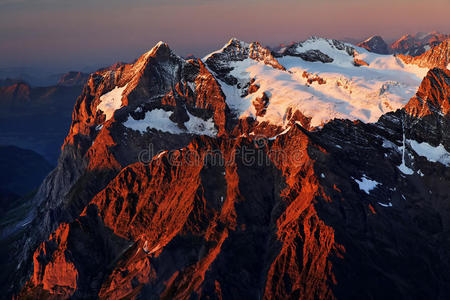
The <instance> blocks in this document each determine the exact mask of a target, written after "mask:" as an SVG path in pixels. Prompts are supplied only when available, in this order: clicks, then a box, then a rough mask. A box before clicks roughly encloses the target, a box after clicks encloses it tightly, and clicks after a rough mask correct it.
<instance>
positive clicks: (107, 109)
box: [97, 84, 127, 121]
mask: <svg viewBox="0 0 450 300" xmlns="http://www.w3.org/2000/svg"><path fill="white" fill-rule="evenodd" d="M126 88H127V84H126V85H124V86H123V87H118V86H116V87H115V88H114V89H113V90H112V91H110V92H108V93H106V94H104V95H102V96H101V97H100V104H99V105H98V106H97V111H98V110H101V111H102V112H103V113H104V114H105V115H106V120H105V121H107V120H109V119H111V117H112V116H113V114H114V112H115V111H116V110H118V109H119V108H121V107H122V93H123V91H125V89H126Z"/></svg>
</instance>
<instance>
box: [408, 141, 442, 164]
mask: <svg viewBox="0 0 450 300" xmlns="http://www.w3.org/2000/svg"><path fill="white" fill-rule="evenodd" d="M410 145H411V148H413V150H414V151H415V152H416V153H417V154H418V155H420V156H423V157H425V158H426V159H427V160H428V161H431V162H439V163H441V164H443V165H445V166H450V153H448V151H447V150H446V149H445V148H444V146H443V145H442V144H439V146H437V147H433V146H431V145H430V144H428V143H426V142H423V143H419V142H417V141H415V140H410Z"/></svg>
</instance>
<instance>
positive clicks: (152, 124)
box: [123, 109, 217, 137]
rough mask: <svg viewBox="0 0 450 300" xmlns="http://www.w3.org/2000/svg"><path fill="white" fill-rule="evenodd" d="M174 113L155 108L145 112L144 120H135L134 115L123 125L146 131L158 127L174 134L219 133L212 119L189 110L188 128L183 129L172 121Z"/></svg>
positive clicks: (212, 134)
mask: <svg viewBox="0 0 450 300" xmlns="http://www.w3.org/2000/svg"><path fill="white" fill-rule="evenodd" d="M171 114H172V112H171V111H165V110H163V109H154V110H151V111H148V112H146V113H145V117H144V119H142V120H135V119H133V117H132V116H129V117H128V119H127V120H126V121H125V122H124V123H123V125H124V126H125V127H127V128H130V129H132V130H136V131H139V132H141V133H144V132H146V131H147V128H151V129H156V130H159V131H162V132H168V133H172V134H182V133H187V134H197V135H208V136H211V137H214V136H216V135H217V130H216V129H215V127H214V122H213V120H212V119H208V120H206V121H205V120H203V119H201V118H197V117H195V116H193V115H191V114H190V113H189V112H187V114H188V116H189V121H187V122H185V123H184V126H185V127H186V129H181V128H180V127H178V125H177V124H176V123H174V122H172V121H171V120H170V119H169V117H170V115H171Z"/></svg>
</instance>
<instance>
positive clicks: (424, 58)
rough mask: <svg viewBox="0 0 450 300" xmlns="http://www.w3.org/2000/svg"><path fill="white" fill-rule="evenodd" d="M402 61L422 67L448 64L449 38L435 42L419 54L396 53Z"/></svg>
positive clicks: (446, 65) (439, 66) (449, 60)
mask: <svg viewBox="0 0 450 300" xmlns="http://www.w3.org/2000/svg"><path fill="white" fill-rule="evenodd" d="M398 57H399V58H401V59H402V60H403V61H404V62H406V63H409V64H415V65H417V66H419V67H424V68H430V69H431V68H436V67H437V68H442V69H446V68H448V67H449V66H450V40H445V41H443V42H442V43H439V44H437V45H436V46H434V47H432V48H431V49H430V50H428V51H426V52H425V53H423V54H421V55H419V56H411V55H402V54H399V55H398Z"/></svg>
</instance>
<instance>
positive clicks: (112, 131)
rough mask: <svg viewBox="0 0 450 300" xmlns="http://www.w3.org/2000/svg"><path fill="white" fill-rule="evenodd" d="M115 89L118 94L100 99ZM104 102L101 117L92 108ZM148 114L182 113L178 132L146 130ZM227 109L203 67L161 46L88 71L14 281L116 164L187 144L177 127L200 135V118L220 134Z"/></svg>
mask: <svg viewBox="0 0 450 300" xmlns="http://www.w3.org/2000/svg"><path fill="white" fill-rule="evenodd" d="M194 86H195V88H194ZM120 88H121V89H122V92H121V93H120V94H119V95H116V96H112V97H108V96H105V95H111V94H109V93H111V92H115V91H117V90H118V89H120ZM103 101H106V104H105V105H104V106H103V107H104V109H106V110H107V112H106V114H107V115H106V114H105V112H104V111H103V110H102V109H99V106H100V107H102V106H101V104H102V103H103ZM108 101H109V102H108ZM111 107H113V109H112V110H110V108H111ZM152 111H157V112H161V111H164V112H165V111H167V112H168V113H169V114H172V115H174V116H175V115H177V113H179V112H180V111H181V114H183V113H184V114H185V115H186V114H189V115H188V116H187V120H186V119H185V120H184V121H183V122H181V124H178V125H177V124H176V123H179V120H177V117H174V122H173V121H171V120H170V121H169V122H171V124H174V126H175V127H176V128H175V129H176V130H177V131H176V132H177V133H180V134H177V135H176V138H173V132H171V131H165V128H166V127H164V126H163V127H157V128H156V129H151V128H152V124H151V123H150V124H148V126H147V123H145V122H147V121H146V119H145V118H144V117H145V116H146V114H147V113H149V112H150V113H151V112H152ZM227 111H228V108H227V106H226V104H225V100H224V96H223V93H222V92H221V91H220V88H219V86H218V84H217V82H216V81H215V78H214V77H212V76H211V74H210V73H209V72H208V70H207V69H206V68H205V67H204V65H203V64H202V63H201V62H196V61H189V62H186V61H184V60H183V59H181V58H180V57H178V56H176V55H175V54H173V53H172V51H171V50H170V49H169V48H168V46H167V45H166V44H164V43H159V44H158V45H156V46H155V47H154V48H153V49H152V50H150V51H149V52H147V53H146V54H144V55H143V56H142V57H140V58H139V59H138V60H137V61H136V62H135V63H134V64H131V65H121V66H119V68H118V69H116V70H105V71H99V72H97V73H94V74H92V75H91V76H90V78H89V80H88V82H87V84H86V86H85V87H84V89H83V93H82V95H81V96H80V97H79V98H78V99H77V102H76V104H75V107H74V113H73V121H72V126H71V128H70V131H69V134H68V136H67V138H66V140H65V143H64V145H63V147H62V154H61V156H60V159H59V163H58V166H57V168H56V169H55V170H54V171H53V172H52V173H51V174H50V175H49V176H48V177H47V179H46V180H45V181H44V183H43V184H42V185H41V187H40V189H39V191H38V193H37V195H36V197H35V203H36V206H37V207H38V208H37V209H36V210H35V211H33V212H32V215H33V216H34V218H33V219H34V221H33V222H32V223H31V225H30V226H31V228H34V229H33V230H32V232H30V233H29V235H28V236H27V237H25V238H24V239H25V240H26V247H24V248H23V254H22V255H21V256H20V257H21V258H20V259H21V260H23V262H22V264H21V265H22V266H23V270H22V269H20V270H19V275H18V276H22V275H20V272H22V271H26V268H27V263H30V261H29V259H28V257H29V256H30V253H29V251H31V250H32V249H33V248H34V247H35V243H36V241H39V240H43V239H45V238H46V236H48V235H49V234H50V233H51V232H52V231H53V230H54V229H55V228H56V227H55V226H57V225H58V224H59V223H60V222H63V221H66V222H69V221H71V220H73V218H74V217H76V216H78V214H79V213H80V212H81V210H82V209H83V208H84V207H85V205H86V204H87V203H88V202H89V199H90V198H92V196H94V195H95V194H96V193H98V192H99V191H100V190H101V189H103V188H104V187H105V186H106V184H107V183H108V182H109V181H110V180H111V179H112V178H113V177H114V176H115V175H116V174H117V173H118V172H119V171H120V170H121V169H122V168H123V167H125V166H126V165H128V164H131V163H134V162H137V161H140V160H141V161H142V160H144V161H148V160H149V159H151V158H152V157H153V156H154V155H156V154H157V153H158V152H159V151H160V150H166V149H169V150H170V149H176V148H180V147H182V146H184V145H186V144H188V143H189V141H190V139H191V138H192V133H191V132H190V131H189V130H187V129H186V128H185V127H184V122H186V121H189V120H191V119H195V120H196V122H197V123H198V122H200V124H199V125H197V123H195V122H194V124H193V128H194V129H196V130H197V131H202V130H204V127H202V126H203V124H202V123H201V122H202V120H203V119H202V118H212V120H216V122H217V123H216V124H214V123H213V126H216V127H217V128H218V131H219V133H220V134H224V133H225V127H226V122H227V119H226V114H227ZM107 117H109V118H107ZM127 120H133V121H134V122H143V129H142V130H140V129H138V128H136V127H133V126H131V125H130V126H129V127H127V126H125V125H126V123H127ZM212 122H214V121H212ZM156 125H157V126H158V123H156ZM196 126H198V127H199V129H198V128H197V127H196ZM183 127H184V128H183ZM191 127H192V126H191ZM177 128H179V129H177ZM188 129H189V128H188ZM94 178H98V179H96V180H93V179H94Z"/></svg>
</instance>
